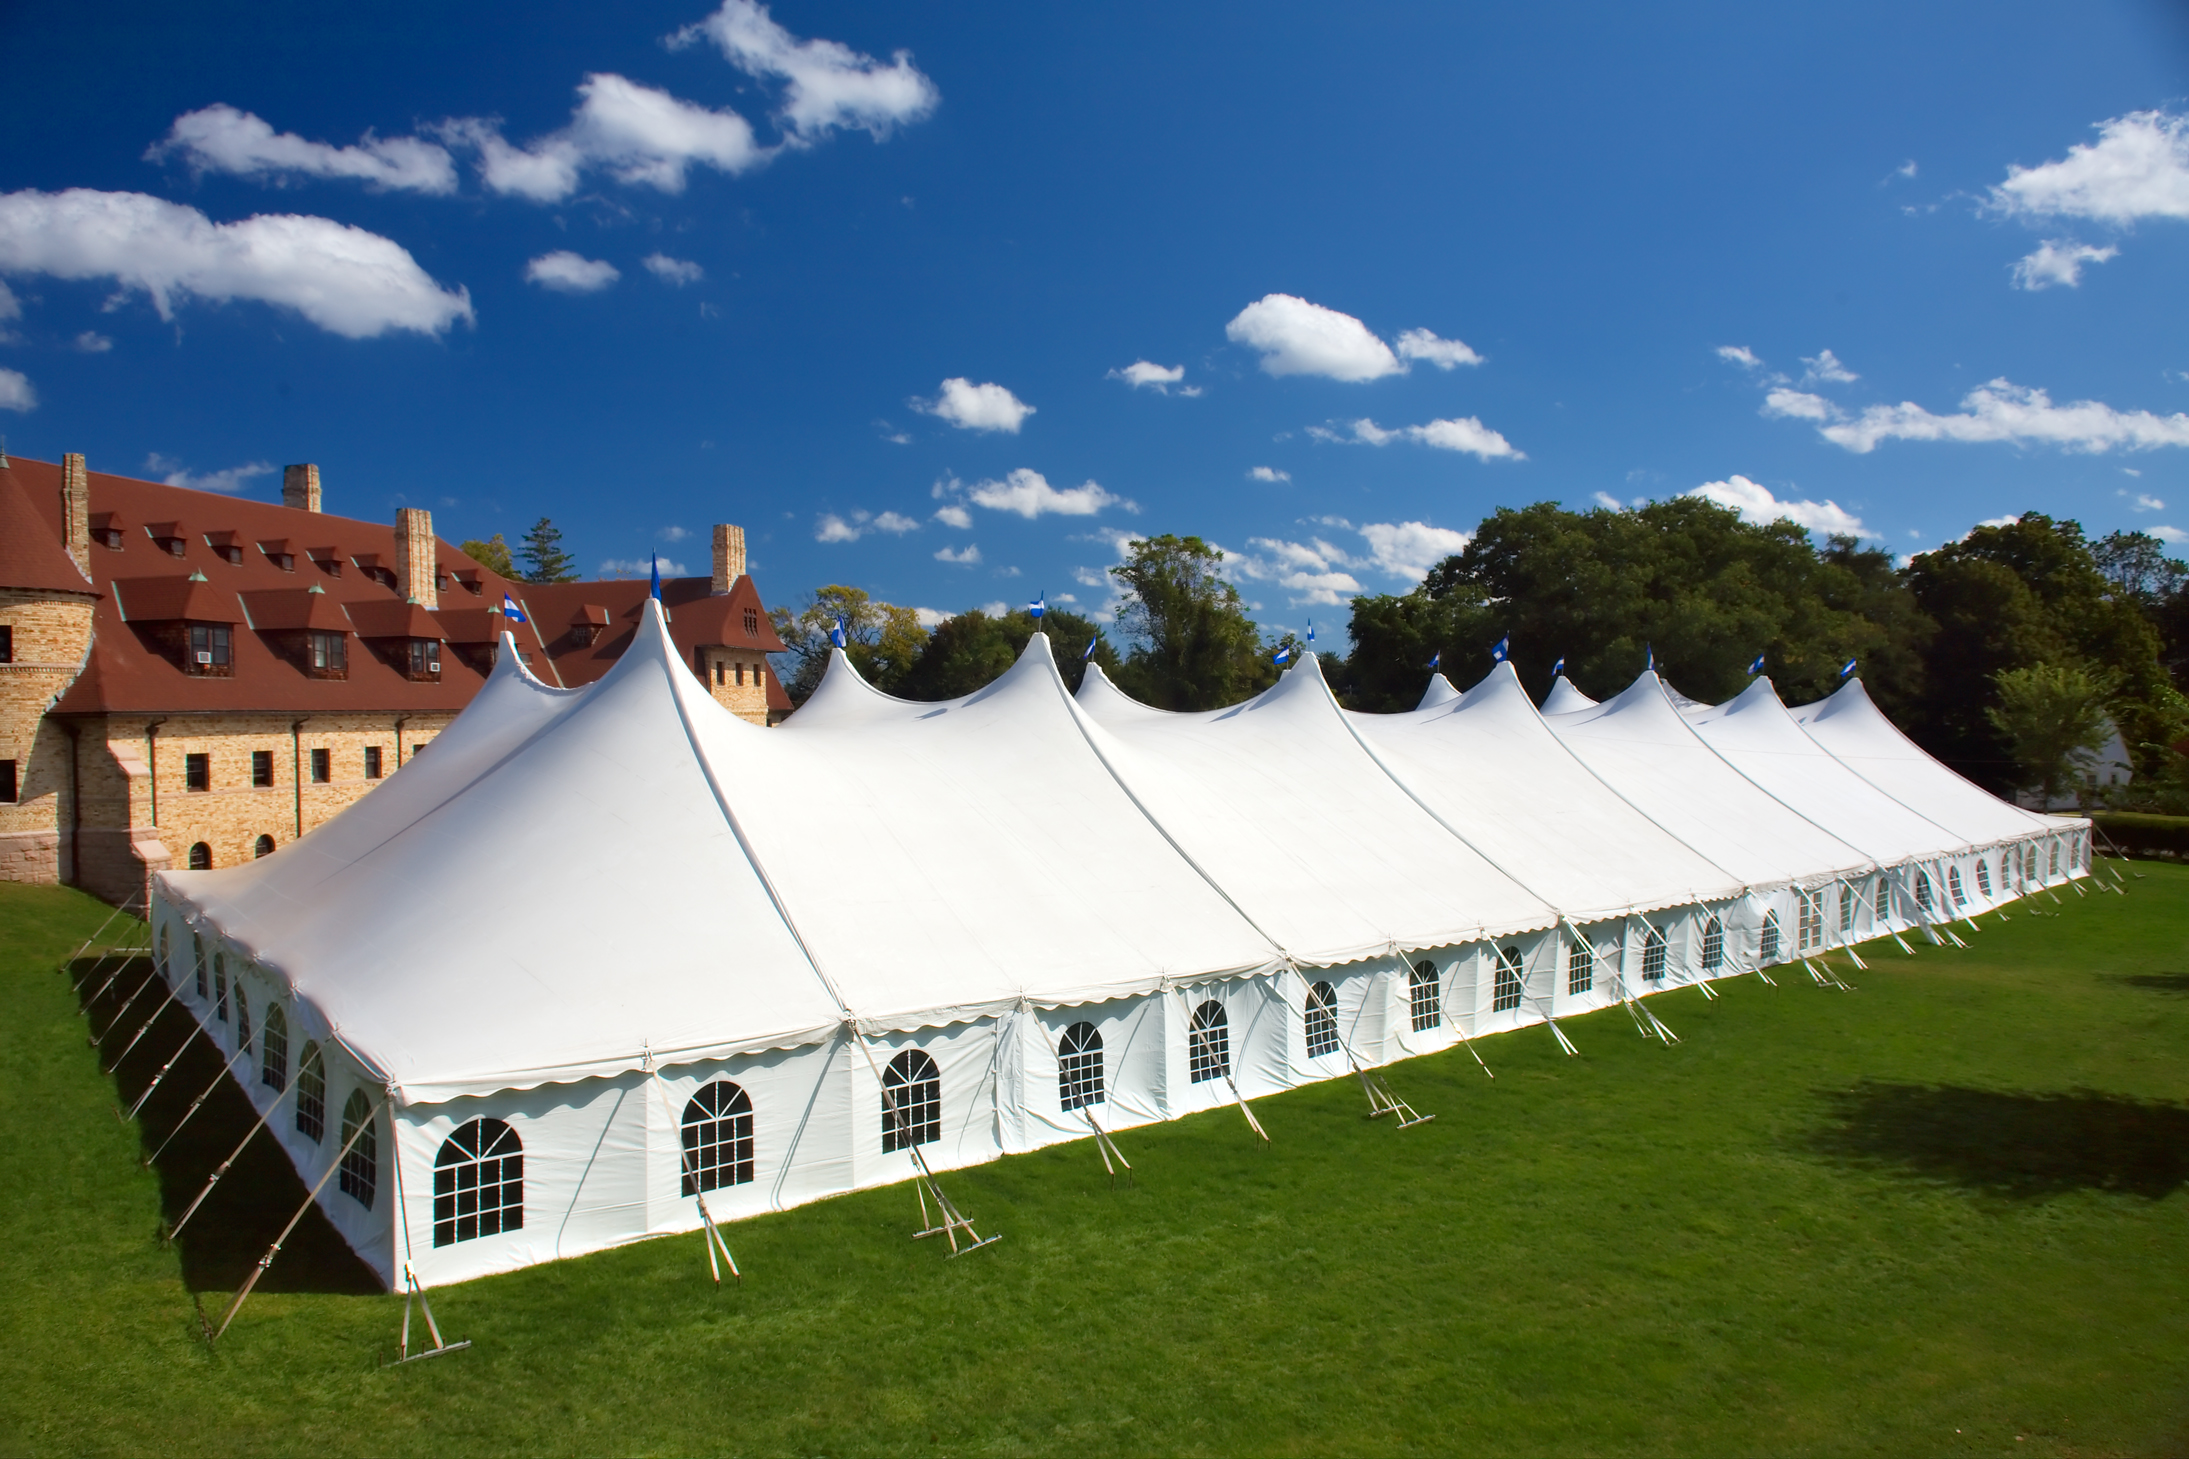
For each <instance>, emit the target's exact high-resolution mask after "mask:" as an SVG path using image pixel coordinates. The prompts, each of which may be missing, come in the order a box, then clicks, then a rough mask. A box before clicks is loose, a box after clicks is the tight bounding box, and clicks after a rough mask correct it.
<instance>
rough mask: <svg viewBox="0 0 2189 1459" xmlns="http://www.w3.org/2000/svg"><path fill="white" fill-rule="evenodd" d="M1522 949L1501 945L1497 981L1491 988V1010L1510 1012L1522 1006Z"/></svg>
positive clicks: (1493, 1011)
mask: <svg viewBox="0 0 2189 1459" xmlns="http://www.w3.org/2000/svg"><path fill="white" fill-rule="evenodd" d="M1521 987H1522V985H1521V979H1520V949H1519V948H1517V947H1501V948H1499V949H1498V950H1497V982H1496V983H1495V984H1494V985H1493V986H1492V987H1491V990H1490V1011H1491V1012H1492V1013H1510V1012H1512V1011H1513V1010H1514V1009H1515V1008H1518V1007H1519V1006H1520V994H1521Z"/></svg>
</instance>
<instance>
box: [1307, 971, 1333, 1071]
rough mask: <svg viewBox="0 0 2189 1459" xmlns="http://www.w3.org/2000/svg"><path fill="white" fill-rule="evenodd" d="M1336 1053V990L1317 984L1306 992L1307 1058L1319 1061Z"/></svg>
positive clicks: (1324, 984) (1323, 984)
mask: <svg viewBox="0 0 2189 1459" xmlns="http://www.w3.org/2000/svg"><path fill="white" fill-rule="evenodd" d="M1337 1051H1338V990H1337V989H1335V988H1333V987H1331V986H1330V985H1329V984H1328V983H1317V984H1316V985H1315V986H1314V987H1312V988H1309V989H1308V990H1307V1056H1308V1057H1309V1058H1310V1059H1319V1058H1321V1057H1322V1056H1323V1055H1325V1054H1335V1053H1336V1052H1337Z"/></svg>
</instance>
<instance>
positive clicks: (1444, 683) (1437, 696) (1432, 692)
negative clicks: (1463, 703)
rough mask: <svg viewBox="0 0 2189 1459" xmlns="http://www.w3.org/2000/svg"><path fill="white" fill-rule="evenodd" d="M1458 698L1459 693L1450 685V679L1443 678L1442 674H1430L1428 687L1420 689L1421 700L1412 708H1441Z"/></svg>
mask: <svg viewBox="0 0 2189 1459" xmlns="http://www.w3.org/2000/svg"><path fill="white" fill-rule="evenodd" d="M1459 698H1460V693H1459V691H1458V690H1457V689H1455V688H1453V687H1452V681H1451V680H1450V679H1447V678H1445V677H1444V676H1443V675H1442V674H1431V675H1430V676H1429V687H1428V688H1426V689H1424V690H1422V691H1421V702H1420V703H1419V704H1417V705H1415V706H1414V708H1416V709H1441V708H1443V707H1444V706H1445V705H1447V704H1451V703H1454V702H1456V701H1457V700H1458V699H1459Z"/></svg>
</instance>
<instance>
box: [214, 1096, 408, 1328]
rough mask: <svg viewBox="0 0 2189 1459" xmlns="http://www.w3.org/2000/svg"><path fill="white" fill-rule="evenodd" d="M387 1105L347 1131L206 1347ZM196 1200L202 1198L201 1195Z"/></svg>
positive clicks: (240, 1307)
mask: <svg viewBox="0 0 2189 1459" xmlns="http://www.w3.org/2000/svg"><path fill="white" fill-rule="evenodd" d="M387 1106H388V1102H387V1100H386V1099H385V1098H383V1099H382V1100H381V1101H380V1103H378V1104H376V1105H374V1106H373V1110H372V1113H371V1114H369V1115H367V1116H366V1117H365V1118H364V1119H363V1120H360V1121H359V1122H358V1126H357V1128H356V1129H354V1130H352V1131H350V1137H349V1139H347V1140H344V1141H343V1142H342V1149H341V1150H340V1151H339V1152H338V1153H337V1154H336V1155H335V1157H334V1160H333V1162H332V1163H331V1164H329V1165H328V1166H327V1169H326V1173H325V1174H323V1175H321V1176H320V1177H319V1180H318V1182H317V1183H316V1184H314V1185H313V1186H312V1188H311V1191H310V1193H309V1194H307V1195H306V1196H305V1197H304V1204H303V1205H301V1206H298V1207H297V1208H296V1214H295V1215H293V1216H291V1217H290V1218H289V1224H288V1225H286V1226H284V1227H282V1228H281V1234H280V1235H279V1236H276V1237H275V1238H274V1244H273V1245H272V1246H269V1247H267V1248H266V1254H265V1255H264V1256H262V1257H260V1258H259V1259H258V1265H257V1266H256V1267H254V1268H253V1269H252V1271H251V1275H250V1276H248V1277H246V1278H245V1279H244V1282H243V1285H242V1286H241V1287H239V1288H237V1289H236V1296H235V1300H234V1301H232V1302H230V1303H229V1304H228V1311H227V1312H226V1313H224V1314H223V1315H222V1317H221V1319H220V1326H219V1327H217V1328H215V1329H213V1331H212V1332H211V1333H210V1334H208V1335H207V1337H206V1339H205V1340H206V1342H207V1343H208V1344H211V1343H217V1342H219V1341H220V1339H221V1334H223V1333H225V1332H227V1331H228V1324H229V1323H231V1322H234V1321H235V1320H236V1314H237V1313H238V1312H241V1311H242V1310H243V1300H244V1298H246V1297H248V1296H250V1295H251V1289H252V1288H253V1287H255V1286H257V1285H258V1279H259V1278H260V1277H263V1276H265V1275H266V1268H268V1267H270V1266H272V1265H273V1264H274V1258H275V1257H276V1256H278V1255H280V1254H281V1243H283V1242H284V1241H287V1240H288V1239H289V1233H290V1232H292V1231H294V1230H296V1223H297V1222H299V1221H301V1220H303V1219H304V1213H305V1212H306V1211H309V1210H310V1209H311V1208H312V1202H314V1201H316V1200H318V1199H319V1193H320V1192H321V1191H323V1190H325V1189H326V1188H327V1182H328V1181H329V1180H330V1179H332V1178H333V1176H334V1173H335V1172H336V1171H337V1170H340V1169H341V1168H342V1162H343V1161H344V1160H347V1159H348V1158H349V1155H350V1150H351V1148H352V1147H354V1146H355V1145H356V1144H357V1142H358V1139H359V1138H360V1137H361V1136H362V1135H363V1134H364V1133H365V1131H367V1130H369V1129H371V1128H373V1126H374V1125H375V1124H377V1123H378V1122H379V1119H380V1111H381V1110H383V1109H386V1108H387ZM252 1133H253V1134H256V1133H257V1131H255V1130H254V1131H252ZM247 1138H248V1137H247ZM199 1199H201V1200H202V1199H204V1198H203V1197H202V1196H201V1197H199ZM199 1321H200V1323H201V1324H202V1323H203V1321H204V1319H203V1317H202V1316H201V1317H200V1318H199Z"/></svg>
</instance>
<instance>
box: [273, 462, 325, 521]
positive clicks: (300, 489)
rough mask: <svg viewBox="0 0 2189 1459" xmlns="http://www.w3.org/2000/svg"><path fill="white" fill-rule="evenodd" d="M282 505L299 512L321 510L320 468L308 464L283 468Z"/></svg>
mask: <svg viewBox="0 0 2189 1459" xmlns="http://www.w3.org/2000/svg"><path fill="white" fill-rule="evenodd" d="M281 504H282V505H283V506H285V507H295V508H296V509H297V510H299V511H304V512H316V511H318V510H319V468H318V467H317V466H314V465H312V464H310V463H309V462H306V463H305V464H304V465H302V466H284V467H282V468H281Z"/></svg>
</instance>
